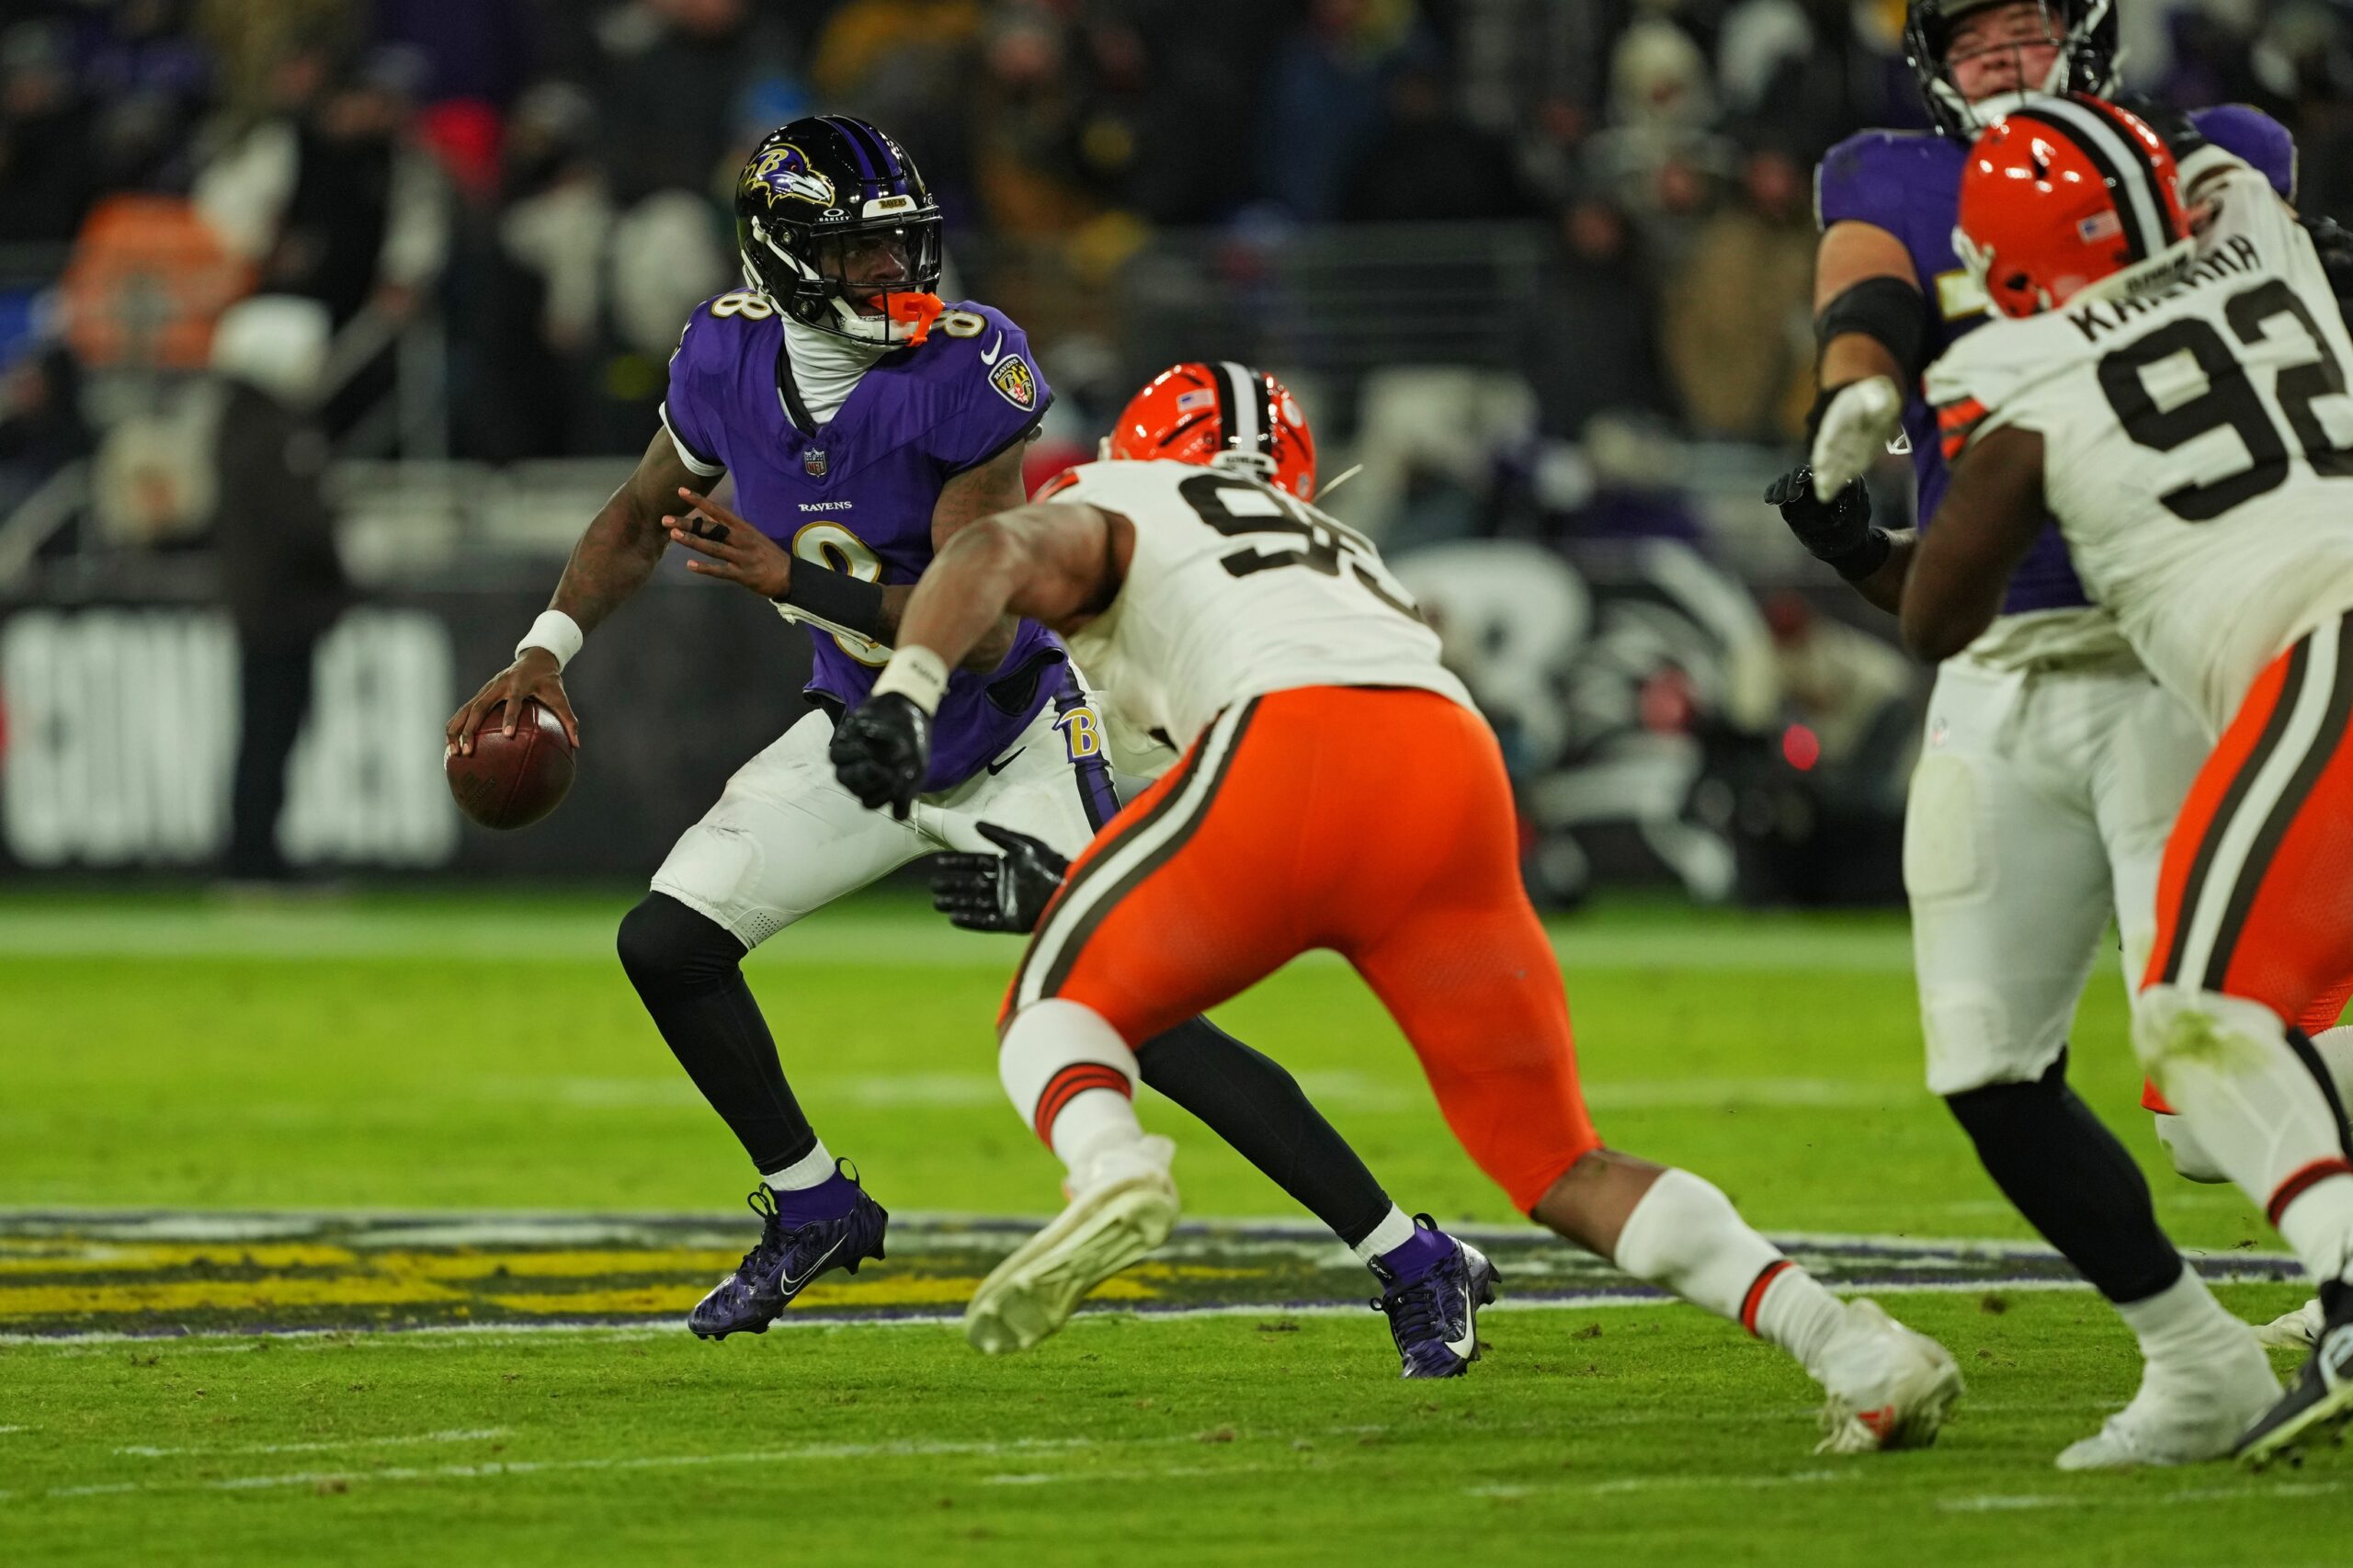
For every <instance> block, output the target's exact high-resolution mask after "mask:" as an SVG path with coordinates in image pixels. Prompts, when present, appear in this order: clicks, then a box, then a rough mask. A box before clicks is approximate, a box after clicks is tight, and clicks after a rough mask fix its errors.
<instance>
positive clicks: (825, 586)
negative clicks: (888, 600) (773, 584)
mask: <svg viewBox="0 0 2353 1568" xmlns="http://www.w3.org/2000/svg"><path fill="white" fill-rule="evenodd" d="M777 602H778V603H779V604H781V605H789V606H790V607H791V608H793V609H795V610H798V611H799V612H800V614H801V619H803V620H809V621H814V622H816V623H817V624H819V625H821V626H824V628H826V629H827V630H828V631H848V632H854V633H856V634H857V635H858V636H860V637H864V638H867V639H869V640H870V641H871V642H881V641H882V640H883V638H882V585H881V584H880V583H870V582H868V581H866V580H865V579H864V578H862V577H853V576H851V575H850V574H848V573H847V572H836V571H835V570H834V569H833V568H832V567H830V566H819V565H817V564H815V563H814V562H808V561H795V562H793V563H792V584H791V585H790V587H788V588H786V589H785V590H784V597H782V598H781V599H779V600H778V601H777Z"/></svg>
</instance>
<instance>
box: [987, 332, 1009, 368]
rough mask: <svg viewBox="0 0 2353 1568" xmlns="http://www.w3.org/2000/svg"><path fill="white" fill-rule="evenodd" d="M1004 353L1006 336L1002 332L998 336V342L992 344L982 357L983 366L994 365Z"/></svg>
mask: <svg viewBox="0 0 2353 1568" xmlns="http://www.w3.org/2000/svg"><path fill="white" fill-rule="evenodd" d="M1004 352H1005V334H1004V333H1002V332H1000V333H998V334H997V335H996V341H995V343H992V344H990V345H989V346H988V349H987V351H986V352H985V353H983V355H982V356H981V363H982V364H983V365H994V364H995V363H996V360H997V356H998V355H1000V354H1002V353H1004Z"/></svg>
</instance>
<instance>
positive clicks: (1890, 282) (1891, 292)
mask: <svg viewBox="0 0 2353 1568" xmlns="http://www.w3.org/2000/svg"><path fill="white" fill-rule="evenodd" d="M1849 332H1859V333H1861V334H1862V335H1864V336H1865V337H1868V338H1870V339H1871V340H1872V341H1874V342H1876V343H1877V344H1878V345H1879V346H1880V347H1882V348H1884V349H1886V350H1887V351H1888V353H1890V354H1892V355H1893V356H1894V358H1895V362H1896V363H1897V364H1898V365H1901V366H1903V367H1904V379H1905V380H1906V381H1916V380H1918V379H1919V375H1920V372H1921V371H1922V370H1924V369H1927V348H1928V307H1927V300H1926V299H1925V298H1923V297H1922V295H1921V293H1920V290H1917V289H1915V288H1914V287H1913V286H1912V285H1911V284H1909V283H1906V282H1905V281H1904V279H1903V278H1888V277H1879V278H1864V279H1863V280H1862V281H1861V282H1859V283H1858V284H1856V285H1854V286H1853V287H1852V288H1850V289H1847V290H1846V291H1845V292H1843V293H1841V294H1840V295H1839V296H1838V297H1837V298H1836V299H1835V300H1833V301H1830V302H1829V303H1828V304H1826V305H1824V306H1823V307H1822V313H1821V314H1820V315H1818V316H1816V317H1814V318H1813V339H1814V342H1815V343H1817V344H1824V345H1826V344H1827V343H1829V341H1830V340H1831V339H1832V338H1834V337H1836V336H1838V335H1841V334H1843V333H1849Z"/></svg>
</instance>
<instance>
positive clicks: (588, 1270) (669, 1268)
mask: <svg viewBox="0 0 2353 1568" xmlns="http://www.w3.org/2000/svg"><path fill="white" fill-rule="evenodd" d="M743 1256H744V1255H743V1253H742V1252H741V1251H740V1250H738V1251H735V1252H715V1251H710V1250H706V1249H702V1248H689V1247H671V1248H665V1249H661V1250H648V1249H645V1248H636V1249H632V1250H630V1251H596V1252H560V1251H548V1252H362V1253H359V1254H358V1255H357V1261H358V1264H359V1266H360V1267H363V1268H365V1269H367V1270H369V1272H371V1273H378V1274H390V1275H395V1276H398V1277H401V1278H411V1279H492V1278H500V1277H502V1276H505V1277H511V1278H518V1279H576V1278H583V1277H585V1276H589V1275H604V1274H619V1275H639V1274H692V1275H696V1276H701V1275H705V1274H708V1275H710V1276H711V1277H712V1278H718V1277H719V1276H720V1275H722V1274H724V1273H726V1272H727V1271H728V1270H730V1269H732V1268H733V1267H735V1265H736V1264H737V1263H738V1262H740V1261H741V1260H742V1258H743Z"/></svg>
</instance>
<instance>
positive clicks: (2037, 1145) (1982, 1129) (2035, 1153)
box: [1945, 1056, 2182, 1302]
mask: <svg viewBox="0 0 2353 1568" xmlns="http://www.w3.org/2000/svg"><path fill="white" fill-rule="evenodd" d="M1945 1104H1946V1105H1948V1106H1949V1107H1951V1108H1952V1114H1953V1117H1954V1119H1956V1120H1958V1121H1959V1122H1960V1123H1961V1129H1962V1131H1966V1132H1967V1133H1968V1134H1969V1137H1970V1141H1971V1142H1973V1143H1975V1144H1976V1145H1977V1158H1978V1159H1979V1161H1981V1162H1982V1163H1983V1164H1984V1166H1985V1170H1986V1174H1987V1175H1989V1176H1992V1177H1993V1178H1994V1183H1995V1186H1997V1187H2000V1188H2001V1189H2002V1193H2003V1196H2005V1197H2006V1198H2007V1199H2009V1200H2010V1202H2011V1203H2012V1204H2013V1205H2015V1206H2016V1207H2017V1209H2018V1212H2019V1213H2020V1214H2022V1215H2024V1216H2025V1217H2026V1219H2027V1221H2028V1223H2029V1224H2031V1225H2032V1226H2033V1227H2034V1228H2035V1229H2036V1230H2038V1231H2040V1232H2041V1233H2042V1237H2043V1239H2044V1240H2045V1241H2047V1242H2049V1243H2050V1244H2052V1246H2054V1247H2056V1248H2058V1249H2059V1251H2060V1253H2061V1255H2062V1256H2064V1257H2065V1258H2066V1259H2067V1261H2068V1262H2070V1263H2072V1264H2074V1265H2075V1267H2076V1269H2077V1270H2078V1271H2079V1272H2081V1273H2082V1275H2083V1276H2084V1278H2086V1279H2088V1280H2090V1281H2091V1282H2092V1284H2093V1285H2094V1286H2095V1287H2096V1288H2097V1290H2099V1292H2100V1294H2101V1295H2103V1296H2106V1297H2107V1298H2108V1299H2109V1301H2117V1302H2131V1301H2143V1300H2145V1299H2146V1298H2148V1297H2150V1296H2154V1295H2155V1294H2156V1293H2157V1292H2158V1291H2160V1290H2165V1288H2166V1287H2167V1286H2169V1285H2171V1284H2172V1283H2173V1282H2174V1281H2175V1280H2176V1279H2177V1278H2180V1277H2181V1270H2182V1261H2181V1255H2180V1254H2179V1253H2178V1252H2177V1251H2175V1250H2174V1245H2173V1243H2172V1242H2170V1241H2168V1240H2166V1239H2165V1232H2164V1231H2162V1230H2160V1229H2159V1228H2158V1226H2157V1216H2156V1211H2155V1210H2154V1208H2152V1207H2151V1205H2150V1201H2149V1184H2148V1181H2147V1179H2146V1178H2145V1177H2143V1176H2142V1175H2141V1167H2140V1166H2139V1165H2134V1164H2133V1163H2132V1156H2131V1154H2128V1153H2125V1151H2124V1145H2123V1144H2121V1143H2120V1142H2117V1141H2116V1134H2114V1133H2113V1132H2110V1131H2109V1130H2108V1126H2107V1124H2106V1123H2105V1122H2103V1121H2101V1120H2100V1119H2099V1118H2097V1117H2096V1116H2094V1115H2093V1114H2092V1112H2091V1108H2090V1107H2089V1106H2086V1104H2084V1102H2083V1101H2082V1100H2080V1099H2078V1098H2077V1097H2076V1096H2075V1090H2073V1089H2071V1088H2069V1087H2068V1086H2067V1062H2066V1058H2065V1057H2064V1056H2062V1057H2061V1058H2060V1060H2059V1062H2058V1063H2057V1064H2056V1065H2054V1066H2053V1067H2052V1069H2051V1071H2050V1072H2048V1073H2046V1074H2043V1075H2042V1076H2041V1077H2040V1078H2039V1079H2037V1080H2035V1081H2034V1082H2033V1083H2030V1084H1989V1085H1986V1086H1985V1087H1984V1088H1982V1089H1971V1090H1969V1091H1968V1092H1966V1093H1964V1094H1958V1095H1949V1096H1946V1099H1945Z"/></svg>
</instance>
